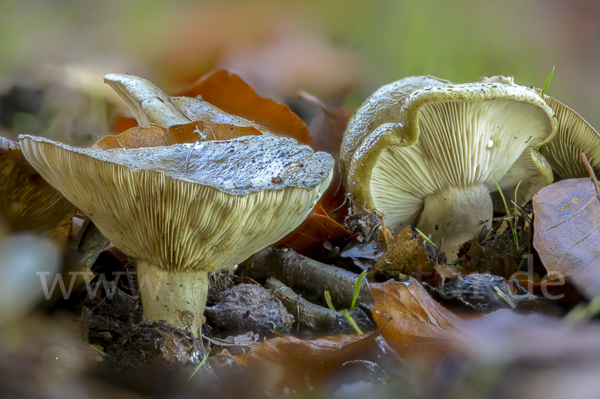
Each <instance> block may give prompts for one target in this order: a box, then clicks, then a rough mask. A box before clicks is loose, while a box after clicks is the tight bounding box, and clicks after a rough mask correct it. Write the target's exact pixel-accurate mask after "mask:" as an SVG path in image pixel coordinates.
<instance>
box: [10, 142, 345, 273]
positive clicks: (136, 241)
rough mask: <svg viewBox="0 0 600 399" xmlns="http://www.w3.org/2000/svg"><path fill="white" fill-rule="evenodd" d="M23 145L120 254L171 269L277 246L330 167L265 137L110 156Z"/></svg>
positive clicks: (326, 158)
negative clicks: (273, 245) (271, 245)
mask: <svg viewBox="0 0 600 399" xmlns="http://www.w3.org/2000/svg"><path fill="white" fill-rule="evenodd" d="M20 143H21V148H22V149H23V153H24V154H25V156H26V158H27V160H28V161H29V162H30V163H31V164H32V165H33V167H34V168H36V169H37V170H38V172H39V173H40V174H41V175H42V177H44V179H46V180H47V181H48V182H49V183H50V184H51V185H52V186H54V187H55V188H56V189H58V190H59V191H61V192H62V193H63V195H64V196H65V197H66V198H67V199H68V200H69V201H71V202H72V203H73V204H75V205H76V206H77V207H78V208H79V209H81V210H82V211H83V212H84V213H85V214H86V215H88V216H89V217H90V218H91V219H92V220H93V221H94V223H95V224H96V225H97V226H98V228H99V229H100V231H101V232H102V233H103V234H104V235H105V236H106V237H107V238H109V239H110V240H111V241H112V242H113V243H114V244H115V245H116V246H117V247H119V248H120V249H121V250H122V251H123V252H125V253H126V254H128V255H129V256H132V257H136V258H141V259H144V260H145V261H147V262H149V263H151V264H154V265H165V266H164V267H165V268H168V269H173V270H206V271H214V270H218V269H221V268H225V267H230V266H232V265H235V264H236V263H238V262H241V261H242V260H244V259H245V258H246V257H248V256H249V255H251V254H252V253H254V252H256V251H257V250H259V249H261V248H263V247H265V246H267V245H270V244H272V243H273V242H276V241H277V240H279V239H280V238H281V237H283V236H284V235H285V234H287V233H288V232H289V231H291V230H293V229H294V228H295V227H296V226H298V225H299V224H300V223H301V222H302V220H304V218H305V217H306V215H307V214H308V212H309V211H310V210H311V209H312V208H313V206H314V205H315V203H316V201H317V200H318V198H319V197H320V196H321V194H322V193H323V192H324V191H325V189H326V188H327V186H328V185H329V183H330V181H331V176H332V171H333V164H334V162H333V159H332V158H331V156H330V155H329V154H326V153H322V152H318V153H314V152H313V151H312V150H311V149H310V148H309V147H308V146H304V145H299V144H297V143H296V141H295V140H293V139H289V138H283V137H276V136H270V135H265V136H245V137H240V138H238V139H233V140H225V141H207V142H201V143H195V144H176V145H172V146H168V147H149V148H136V149H111V150H94V149H80V148H73V147H69V146H67V145H65V144H61V143H57V142H54V141H51V140H48V139H44V138H40V137H33V136H27V135H22V136H20ZM188 157H189V161H187V171H186V160H187V159H188ZM161 267H162V266H161Z"/></svg>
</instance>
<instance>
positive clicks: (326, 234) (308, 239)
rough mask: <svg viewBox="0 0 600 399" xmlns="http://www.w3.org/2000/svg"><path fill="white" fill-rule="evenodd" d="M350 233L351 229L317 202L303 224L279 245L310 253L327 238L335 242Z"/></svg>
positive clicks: (305, 253)
mask: <svg viewBox="0 0 600 399" xmlns="http://www.w3.org/2000/svg"><path fill="white" fill-rule="evenodd" d="M349 235H350V231H348V230H347V229H346V228H345V227H344V226H342V225H341V224H339V223H338V222H336V221H335V220H333V219H332V218H330V217H329V215H327V212H325V210H324V209H323V207H322V206H321V205H320V204H317V205H316V206H315V207H314V208H313V210H312V211H310V213H309V214H308V216H307V217H306V219H304V221H303V222H302V224H301V225H300V226H298V227H297V228H296V229H295V230H294V231H292V232H291V233H289V234H288V235H286V236H285V237H284V238H282V239H281V240H280V241H279V242H278V243H277V245H278V246H284V247H288V248H292V249H294V250H295V251H296V252H298V253H301V254H303V255H308V254H311V253H313V252H314V251H317V250H319V249H321V248H322V247H323V242H324V241H325V240H327V241H329V242H333V243H334V242H336V241H338V240H339V239H341V238H343V237H347V236H349Z"/></svg>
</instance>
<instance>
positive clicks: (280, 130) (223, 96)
mask: <svg viewBox="0 0 600 399" xmlns="http://www.w3.org/2000/svg"><path fill="white" fill-rule="evenodd" d="M179 96H185V97H197V96H201V97H202V99H203V100H204V101H207V102H209V103H210V104H212V105H214V106H215V107H218V108H220V109H221V110H223V111H225V112H227V113H229V114H232V115H237V116H241V117H242V118H246V119H248V120H250V121H253V122H255V123H257V124H259V125H262V126H264V127H266V128H267V130H269V131H270V132H271V133H274V134H276V135H279V136H286V137H291V138H293V139H295V140H296V141H298V142H299V143H301V144H306V145H310V146H311V147H312V148H313V149H315V143H314V141H313V139H312V138H311V137H310V134H309V132H308V127H307V126H306V124H305V123H304V122H302V119H300V118H299V117H298V115H296V114H294V113H293V112H292V111H291V110H290V108H289V107H288V106H287V105H285V104H282V103H279V102H277V101H274V100H271V99H270V98H266V97H261V96H259V95H258V94H257V93H256V92H255V91H254V89H253V88H252V87H251V86H250V85H249V84H248V83H246V82H245V81H244V80H243V79H242V78H241V77H240V76H239V75H237V74H235V73H233V72H230V71H226V70H217V71H214V72H212V73H209V74H207V75H205V76H203V77H201V78H200V79H199V80H198V81H197V82H196V83H194V85H193V86H192V87H191V88H190V89H188V90H185V91H184V92H182V93H180V94H179Z"/></svg>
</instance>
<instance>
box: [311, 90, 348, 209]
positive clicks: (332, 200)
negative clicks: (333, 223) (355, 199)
mask: <svg viewBox="0 0 600 399" xmlns="http://www.w3.org/2000/svg"><path fill="white" fill-rule="evenodd" d="M300 97H302V98H303V99H305V100H306V101H308V102H311V103H313V104H315V105H317V106H318V107H319V108H320V109H321V113H320V114H319V115H317V116H316V117H315V118H314V119H313V120H312V122H311V123H310V126H309V130H310V135H311V136H312V137H313V139H314V140H315V144H316V149H317V150H318V151H325V152H328V153H329V154H331V156H332V157H333V159H334V160H335V162H336V167H335V169H334V170H333V179H332V181H331V184H330V185H329V188H328V189H327V191H325V193H324V194H323V197H321V205H323V208H325V209H326V210H327V211H332V210H334V209H336V208H338V207H339V206H340V205H341V204H342V202H343V201H344V192H345V191H344V189H343V186H341V185H340V181H341V178H340V171H339V158H340V147H341V145H342V138H343V136H344V131H345V130H346V126H347V125H348V120H349V119H350V117H351V116H352V114H353V113H354V109H349V108H343V109H331V108H329V107H327V106H326V105H325V104H323V102H321V100H319V99H318V98H317V97H315V96H313V95H311V94H309V93H306V92H301V93H300Z"/></svg>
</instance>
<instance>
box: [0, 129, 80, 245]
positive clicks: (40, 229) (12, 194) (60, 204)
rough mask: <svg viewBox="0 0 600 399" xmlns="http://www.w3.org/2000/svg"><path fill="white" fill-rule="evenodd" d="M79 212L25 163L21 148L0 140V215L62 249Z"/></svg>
mask: <svg viewBox="0 0 600 399" xmlns="http://www.w3.org/2000/svg"><path fill="white" fill-rule="evenodd" d="M76 212H77V209H76V208H75V207H74V206H73V204H71V203H70V202H69V201H67V200H66V199H65V197H63V195H62V194H61V193H59V192H58V191H56V190H55V189H54V188H53V187H52V186H50V185H49V184H48V183H46V181H44V179H42V178H41V177H40V175H39V173H38V172H37V171H36V170H35V169H34V168H32V167H31V165H30V164H29V163H28V162H27V160H25V157H24V156H23V153H22V152H21V149H20V148H19V144H18V143H16V142H14V141H11V140H9V139H7V138H4V137H0V214H2V215H3V216H4V217H5V218H6V219H7V221H9V222H10V224H11V225H12V226H13V227H14V228H16V229H18V230H31V231H33V232H35V233H38V234H40V235H42V236H44V237H48V238H51V239H52V240H53V241H54V242H55V243H57V244H59V246H63V245H65V244H66V243H67V240H68V239H69V234H70V232H71V225H72V222H73V216H75V213H76Z"/></svg>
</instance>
